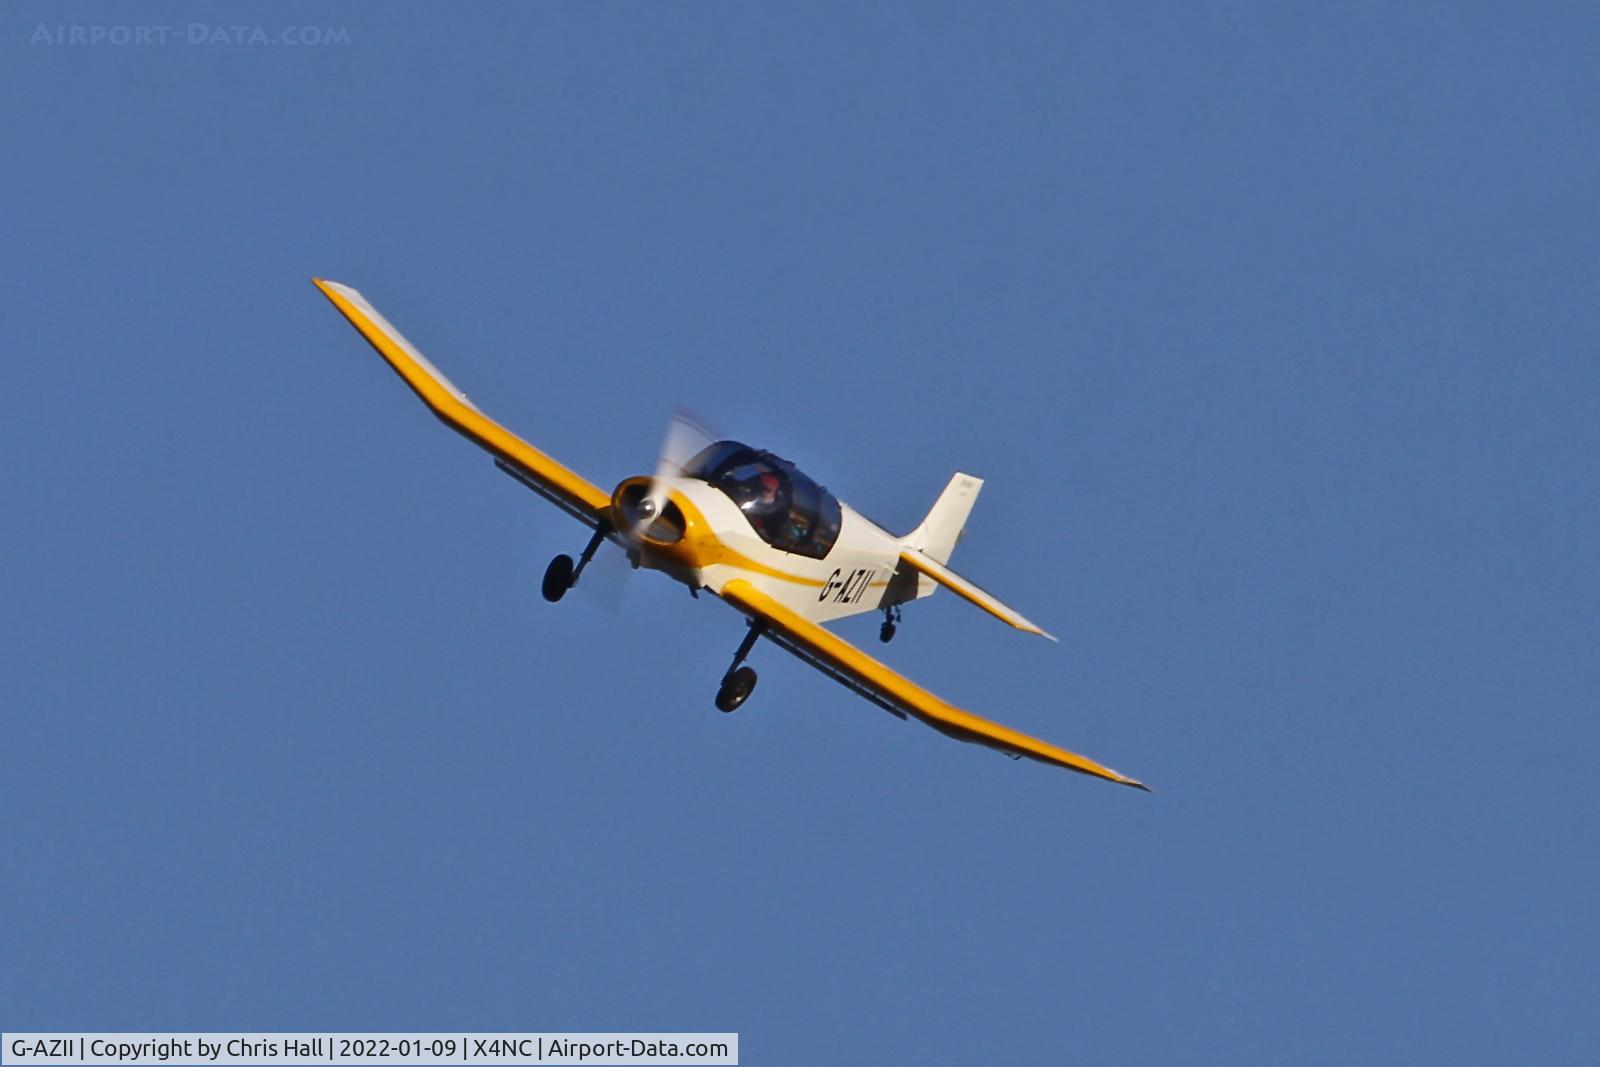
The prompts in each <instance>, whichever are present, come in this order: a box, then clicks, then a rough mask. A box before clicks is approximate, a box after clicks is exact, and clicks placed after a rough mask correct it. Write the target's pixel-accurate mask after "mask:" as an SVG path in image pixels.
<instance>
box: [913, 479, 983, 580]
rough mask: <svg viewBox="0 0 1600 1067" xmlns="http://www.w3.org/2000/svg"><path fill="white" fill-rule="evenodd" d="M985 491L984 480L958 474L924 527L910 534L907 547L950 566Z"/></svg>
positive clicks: (924, 523)
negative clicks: (970, 517)
mask: <svg viewBox="0 0 1600 1067" xmlns="http://www.w3.org/2000/svg"><path fill="white" fill-rule="evenodd" d="M982 488H983V479H982V478H977V477H974V476H973V475H970V474H960V473H957V474H956V475H955V477H953V478H951V479H950V484H949V485H947V486H945V487H944V492H942V493H940V494H939V499H938V500H936V501H934V504H933V508H932V510H930V511H929V512H928V517H927V518H925V519H923V520H922V525H920V526H918V527H917V528H916V529H915V530H912V531H911V532H910V533H908V534H906V538H905V544H906V547H908V548H915V549H918V550H920V551H921V552H922V554H923V555H925V556H927V557H929V558H930V559H932V560H934V561H935V562H938V563H948V562H949V560H950V553H951V552H952V551H954V550H955V547H956V542H957V541H959V540H961V531H962V529H963V528H965V527H966V525H967V516H968V515H970V514H972V505H973V504H975V503H977V500H978V491H979V490H980V489H982Z"/></svg>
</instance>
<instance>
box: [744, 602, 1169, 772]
mask: <svg viewBox="0 0 1600 1067" xmlns="http://www.w3.org/2000/svg"><path fill="white" fill-rule="evenodd" d="M722 599H724V600H726V601H727V602H728V603H730V604H732V605H733V606H734V607H736V608H738V609H739V610H740V611H742V612H744V613H745V614H746V615H749V616H751V617H752V618H754V619H757V620H759V621H760V622H763V623H765V624H766V626H767V627H768V629H767V636H769V637H771V638H772V639H773V640H775V641H776V642H777V643H778V644H780V645H782V646H783V647H784V648H786V649H788V650H789V651H790V652H793V653H794V654H795V655H797V656H799V657H800V658H801V659H803V660H805V661H806V662H808V663H811V664H812V665H814V666H817V667H820V668H821V669H822V670H823V671H824V672H825V673H827V674H830V675H832V676H834V677H836V678H838V679H839V680H840V681H842V682H844V683H845V684H846V685H848V686H849V687H850V688H852V689H854V690H856V691H857V692H859V693H861V694H862V695H863V696H865V697H867V698H868V699H870V700H872V701H873V702H874V703H876V704H879V705H881V706H882V707H884V708H887V709H888V710H889V711H891V712H893V713H895V714H896V715H899V716H901V717H902V718H903V717H905V716H906V715H908V714H909V715H913V716H915V717H916V718H918V719H920V720H921V721H922V722H925V723H927V724H928V725H929V726H931V727H933V728H934V729H935V730H938V731H939V732H940V733H942V734H945V735H946V736H948V737H953V738H955V739H956V740H958V741H966V742H969V743H971V744H977V745H984V746H986V747H988V748H993V749H998V750H1000V751H1001V752H1004V753H1006V754H1007V755H1010V756H1015V757H1019V758H1020V757H1023V756H1026V757H1027V758H1029V759H1033V760H1038V761H1039V762H1040V763H1049V764H1053V765H1054V766H1057V767H1065V768H1067V769H1068V770H1072V771H1077V772H1079V773H1080V774H1089V775H1093V776H1094V777H1096V778H1104V779H1106V780H1107V781H1111V782H1117V783H1118V784H1120V785H1128V786H1133V787H1134V788H1135V789H1143V790H1145V791H1146V792H1149V788H1150V787H1149V786H1147V785H1145V784H1144V783H1143V782H1139V781H1135V780H1134V779H1132V778H1129V777H1127V776H1126V775H1122V774H1119V773H1117V772H1116V771H1114V770H1112V769H1111V768H1109V767H1102V766H1101V765H1100V764H1098V763H1096V762H1095V761H1094V760H1092V759H1089V758H1087V757H1085V756H1080V755H1078V754H1076V753H1074V752H1068V751H1067V750H1066V749H1064V748H1057V747H1056V746H1055V745H1052V744H1048V743H1046V742H1044V741H1040V740H1038V739H1037V738H1033V737H1029V736H1028V735H1027V734H1024V733H1021V732H1019V731H1017V730H1013V729H1011V728H1010V727H1006V726H1001V725H1000V724H999V723H995V722H990V721H989V720H988V719H985V718H982V717H980V716H977V715H974V714H972V713H971V712H970V711H963V710H962V709H961V708H958V707H956V706H955V705H953V704H950V703H948V702H946V701H944V700H941V699H940V698H938V697H936V696H934V695H933V694H932V693H930V692H928V691H927V690H926V689H924V688H922V687H921V686H919V685H917V684H916V683H915V682H913V681H911V680H910V679H908V678H906V677H905V676H904V675H901V674H899V673H897V672H895V671H893V670H891V669H890V668H888V667H886V666H884V665H883V664H882V663H879V662H878V661H877V660H875V659H873V658H872V657H871V656H869V655H867V654H866V653H865V652H862V651H861V650H860V649H859V648H856V647H855V646H854V645H852V644H850V642H848V641H846V640H844V639H843V638H841V637H839V636H837V635H835V634H833V633H831V632H830V631H828V630H825V629H823V628H822V627H821V626H819V625H817V624H816V623H814V622H811V621H810V620H809V619H805V618H802V617H801V616H800V615H797V614H795V613H794V612H793V611H790V610H789V609H788V608H786V607H784V606H783V605H782V604H780V603H778V601H776V600H774V599H773V598H772V597H769V596H767V595H766V594H765V593H763V592H761V591H760V590H759V589H757V588H756V587H755V586H754V585H752V584H750V583H749V582H747V581H745V580H744V579H734V580H733V581H731V582H729V583H728V584H727V585H726V586H724V587H723V589H722Z"/></svg>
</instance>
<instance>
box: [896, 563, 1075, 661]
mask: <svg viewBox="0 0 1600 1067" xmlns="http://www.w3.org/2000/svg"><path fill="white" fill-rule="evenodd" d="M900 560H901V562H903V563H905V564H906V565H907V566H908V567H911V568H912V569H913V570H916V571H918V572H919V573H922V574H925V575H927V576H928V577H929V578H932V579H933V580H934V581H936V582H938V583H939V584H940V585H942V586H944V587H945V588H946V589H949V590H950V591H952V592H954V593H956V594H958V595H959V596H961V597H962V598H964V599H966V600H968V601H970V602H971V603H973V604H976V605H978V607H980V608H982V609H983V610H984V611H987V612H988V613H989V614H990V615H993V616H994V617H995V618H997V619H999V620H1000V621H1001V622H1004V623H1009V624H1010V625H1012V626H1015V627H1016V628H1017V629H1019V630H1026V631H1027V632H1028V633H1030V634H1038V635H1039V636H1040V637H1048V638H1050V640H1052V641H1054V640H1055V639H1056V637H1055V635H1054V634H1049V633H1045V632H1044V631H1043V630H1041V629H1039V627H1037V626H1035V625H1034V624H1033V623H1031V622H1029V621H1028V620H1027V619H1026V618H1024V617H1023V614H1022V612H1020V611H1017V610H1016V609H1015V608H1008V607H1006V606H1005V605H1004V604H1002V603H1001V602H1000V598H999V597H997V596H995V595H994V594H992V593H986V592H984V591H983V590H982V589H979V588H978V587H977V586H976V585H974V584H973V583H971V582H969V581H967V580H966V579H965V578H963V577H961V575H959V574H957V573H956V572H955V571H953V570H951V569H950V568H949V567H946V566H945V565H944V564H943V563H940V562H939V561H938V560H936V559H933V558H932V557H931V556H927V555H924V554H923V553H922V552H919V551H917V550H916V549H914V548H908V549H905V550H904V551H902V552H901V553H900Z"/></svg>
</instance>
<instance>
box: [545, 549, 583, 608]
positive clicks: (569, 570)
mask: <svg viewBox="0 0 1600 1067" xmlns="http://www.w3.org/2000/svg"><path fill="white" fill-rule="evenodd" d="M576 573H577V571H576V570H574V569H573V566H572V557H571V556H557V557H556V558H555V559H553V560H551V561H550V566H548V567H546V568H545V569H544V582H543V584H541V585H540V587H539V591H540V592H541V593H543V594H544V598H545V599H546V600H548V601H550V603H552V604H554V603H555V602H556V601H558V600H560V599H561V598H562V597H564V596H566V595H567V590H568V589H571V588H572V576H573V575H574V574H576Z"/></svg>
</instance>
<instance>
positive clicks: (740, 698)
mask: <svg viewBox="0 0 1600 1067" xmlns="http://www.w3.org/2000/svg"><path fill="white" fill-rule="evenodd" d="M766 628H767V627H766V624H765V623H760V622H755V621H752V622H751V623H750V631H749V632H748V633H746V634H745V635H744V640H743V641H741V642H740V643H739V651H737V652H735V653H734V654H733V662H732V663H731V664H729V665H728V673H726V674H724V675H723V676H722V685H721V686H720V687H719V688H718V689H717V710H718V711H720V712H724V713H726V712H730V711H738V710H739V706H740V705H741V704H743V703H744V702H745V701H746V700H749V699H750V694H751V692H753V691H754V690H755V687H756V672H755V670H754V668H751V667H741V666H739V664H741V663H743V662H744V658H745V657H746V656H748V655H749V654H750V650H751V649H752V648H754V647H755V644H756V639H757V638H759V637H760V636H761V634H762V633H763V632H764V631H765V630H766Z"/></svg>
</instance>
